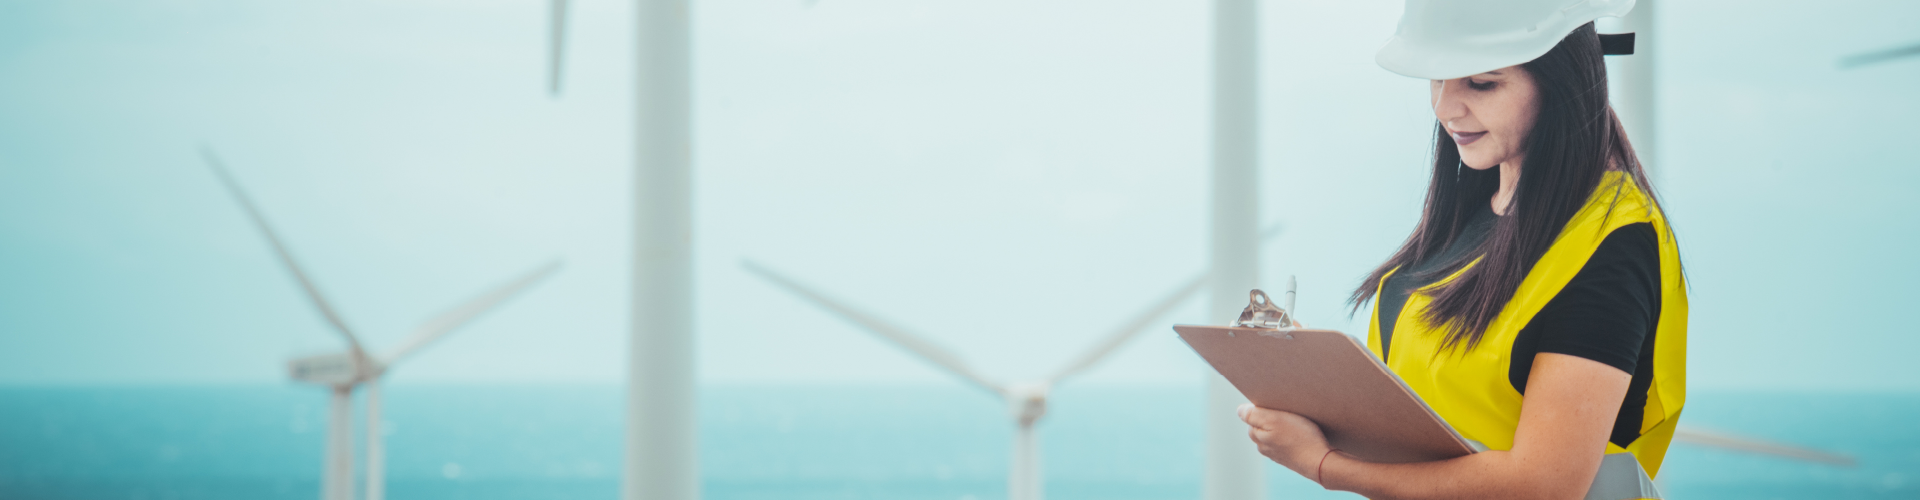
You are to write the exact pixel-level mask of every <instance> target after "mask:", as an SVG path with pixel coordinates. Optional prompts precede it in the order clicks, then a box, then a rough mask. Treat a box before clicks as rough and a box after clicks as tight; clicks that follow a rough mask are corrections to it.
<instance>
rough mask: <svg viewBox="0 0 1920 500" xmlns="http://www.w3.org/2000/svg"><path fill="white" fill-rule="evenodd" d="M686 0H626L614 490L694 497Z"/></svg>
mask: <svg viewBox="0 0 1920 500" xmlns="http://www.w3.org/2000/svg"><path fill="white" fill-rule="evenodd" d="M550 1H551V2H552V5H551V9H550V10H551V12H552V14H551V15H552V16H553V18H552V19H551V23H550V24H551V29H552V32H551V33H550V34H549V36H548V40H549V43H550V44H551V46H550V47H549V51H548V57H549V60H548V68H547V77H548V84H547V88H548V92H549V95H551V96H558V95H559V93H560V89H561V85H560V73H561V60H562V58H563V56H564V55H565V54H564V48H565V45H564V43H563V42H564V41H565V40H566V15H567V0H550ZM688 3H689V0H637V1H635V2H634V4H635V9H634V17H635V21H636V22H635V23H634V39H635V42H636V43H635V45H636V46H635V48H634V52H633V55H634V78H633V84H634V89H635V90H634V93H633V97H634V99H633V111H634V121H633V125H634V127H633V130H634V136H633V138H634V155H633V163H634V175H633V181H632V182H633V185H634V187H635V189H634V203H633V239H634V245H633V246H634V251H633V295H632V302H631V304H632V308H631V309H630V311H631V314H632V318H633V319H632V329H631V330H629V331H628V336H627V380H626V383H627V408H626V416H627V419H626V420H627V422H626V424H627V425H626V427H627V435H626V446H625V448H626V460H625V461H624V463H622V464H621V467H620V497H621V498H624V499H627V500H694V499H696V498H699V497H700V470H699V460H698V459H697V458H696V453H697V451H698V450H697V446H696V444H695V441H694V440H695V438H696V434H697V422H696V421H695V418H694V417H695V415H694V408H695V406H696V401H695V398H694V372H693V358H694V352H693V349H694V341H693V332H694V330H693V267H694V265H693V241H692V238H689V237H688V236H687V235H689V234H692V233H693V161H692V156H691V153H692V149H693V147H692V145H693V109H692V104H691V103H692V101H693V99H692V94H693V93H692V89H693V70H692V59H693V41H692V22H691V19H689V16H690V15H691V14H692V9H691V6H690V5H688Z"/></svg>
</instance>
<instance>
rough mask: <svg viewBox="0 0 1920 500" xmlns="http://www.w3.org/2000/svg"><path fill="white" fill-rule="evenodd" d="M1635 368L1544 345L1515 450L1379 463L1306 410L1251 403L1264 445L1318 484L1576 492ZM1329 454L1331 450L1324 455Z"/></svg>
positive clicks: (1589, 477) (1382, 491)
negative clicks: (1347, 446)
mask: <svg viewBox="0 0 1920 500" xmlns="http://www.w3.org/2000/svg"><path fill="white" fill-rule="evenodd" d="M1632 379H1633V376H1632V375H1630V374H1628V373H1627V372H1624V371H1621V370H1620V369H1619V368H1614V367H1612V366H1608V365H1606V364H1604V363H1600V362H1598V361H1593V360H1589V359H1585V358H1580V357H1576V356H1568V355H1565V354H1555V353H1540V354H1539V355H1537V356H1535V357H1534V362H1533V371H1532V372H1531V373H1530V374H1529V375H1528V377H1527V395H1526V399H1525V402H1523V403H1522V406H1521V407H1520V426H1519V429H1518V430H1516V431H1515V432H1514V437H1513V449H1512V450H1508V451H1487V452H1481V453H1475V454H1472V455H1468V456H1464V457H1460V458H1455V459H1451V460H1441V461H1437V462H1422V463H1411V464H1377V463H1370V462H1365V461H1361V460H1359V459H1356V458H1353V457H1351V456H1348V455H1345V454H1342V453H1339V452H1335V453H1333V454H1331V455H1328V454H1327V451H1328V450H1329V448H1328V447H1327V442H1326V437H1325V436H1324V435H1322V434H1321V433H1320V427H1319V426H1318V425H1315V424H1314V423H1313V421H1311V420H1307V419H1306V418H1305V417H1301V416H1300V415H1297V414H1293V413H1289V412H1284V411H1279V410H1269V409H1264V408H1253V407H1244V408H1243V410H1242V411H1241V418H1242V419H1245V420H1246V421H1247V424H1248V425H1251V426H1253V429H1252V430H1251V431H1250V435H1251V436H1252V437H1253V441H1254V442H1255V443H1257V444H1259V445H1260V453H1261V454H1262V455H1266V456H1267V458H1271V459H1273V461H1275V462H1278V463H1280V465H1284V466H1286V467H1287V468H1289V469H1292V470H1293V471H1294V472H1298V473H1300V475H1302V476H1306V477H1307V479H1316V477H1317V478H1318V479H1319V480H1322V481H1323V482H1322V483H1321V486H1323V487H1326V488H1327V489H1333V490H1345V491H1352V492H1355V493H1359V494H1361V495H1364V496H1366V497H1368V498H1373V499H1378V500H1389V499H1409V500H1411V499H1451V498H1474V499H1489V498H1491V499H1498V498H1516V499H1517V498H1524V499H1542V498H1545V499H1556V498H1564V499H1578V498H1580V497H1582V496H1584V495H1585V494H1586V491H1587V487H1588V486H1589V485H1591V484H1593V478H1594V475H1595V474H1597V473H1598V472H1599V470H1600V459H1601V456H1602V455H1603V454H1605V453H1606V449H1607V437H1608V435H1609V434H1610V433H1611V432H1612V430H1613V420H1614V417H1615V416H1616V415H1617V414H1618V413H1619V411H1620V404H1621V402H1622V401H1623V400H1625V399H1626V395H1627V385H1628V383H1629V382H1630V381H1632ZM1322 457H1325V461H1324V464H1323V463H1322Z"/></svg>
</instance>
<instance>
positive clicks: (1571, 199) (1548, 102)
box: [1349, 23, 1658, 354]
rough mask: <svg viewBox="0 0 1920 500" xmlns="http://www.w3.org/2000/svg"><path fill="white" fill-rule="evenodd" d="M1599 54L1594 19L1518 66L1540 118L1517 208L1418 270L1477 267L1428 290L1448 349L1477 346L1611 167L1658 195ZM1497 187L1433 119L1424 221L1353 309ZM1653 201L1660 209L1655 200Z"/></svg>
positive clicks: (1430, 253)
mask: <svg viewBox="0 0 1920 500" xmlns="http://www.w3.org/2000/svg"><path fill="white" fill-rule="evenodd" d="M1602 57H1603V56H1602V54H1601V51H1600V37H1599V35H1598V34H1597V33H1596V32H1595V31H1594V29H1593V23H1587V24H1586V25H1585V26H1581V27H1580V28H1578V29H1575V30H1574V31H1573V33H1571V34H1568V35H1567V37H1566V38H1565V39H1562V40H1561V41H1560V43H1559V44H1558V45H1555V46H1554V47H1553V50H1551V51H1548V52H1547V53H1546V55H1542V56H1540V57H1539V58H1538V59H1534V60H1533V61H1531V62H1528V63H1526V64H1522V65H1520V67H1521V68H1522V69H1524V70H1526V71H1527V73H1529V74H1531V75H1533V80H1534V82H1535V84H1536V85H1538V87H1539V91H1538V92H1539V93H1538V96H1539V99H1540V101H1539V102H1540V106H1539V113H1540V114H1539V116H1538V117H1536V118H1535V120H1534V124H1533V129H1532V130H1531V131H1530V132H1528V135H1527V139H1526V144H1525V145H1523V146H1522V147H1523V151H1524V152H1525V154H1526V156H1525V158H1526V159H1525V162H1526V163H1525V166H1523V167H1522V168H1521V175H1520V182H1519V186H1518V188H1517V189H1516V190H1515V191H1514V193H1513V201H1512V204H1511V205H1508V207H1507V209H1506V210H1505V212H1506V214H1507V215H1508V216H1506V217H1499V218H1498V222H1495V223H1494V225H1493V229H1492V231H1491V232H1490V233H1489V234H1488V236H1487V240H1486V241H1485V242H1483V243H1481V244H1480V247H1479V248H1477V249H1475V250H1474V251H1472V252H1467V253H1466V254H1464V255H1463V256H1462V257H1460V258H1458V259H1456V260H1455V261H1453V262H1448V263H1445V264H1444V265H1441V266H1437V267H1436V268H1434V270H1433V271H1431V272H1428V273H1426V274H1424V275H1419V276H1414V278H1415V279H1417V280H1419V281H1423V282H1425V281H1431V280H1435V279H1438V278H1441V277H1444V276H1448V275H1451V274H1453V273H1455V272H1459V271H1460V269H1461V268H1462V267H1466V266H1468V265H1469V264H1471V265H1472V267H1471V268H1468V269H1467V270H1466V272H1464V273H1461V275H1460V276H1459V277H1458V278H1456V279H1454V280H1452V281H1450V282H1447V283H1446V284H1444V285H1442V286H1439V287H1436V288H1434V289H1431V290H1429V291H1427V293H1430V294H1431V295H1432V297H1433V301H1432V303H1431V304H1430V305H1428V306H1427V309H1426V311H1425V314H1424V316H1423V318H1422V319H1424V320H1426V321H1427V322H1428V324H1431V325H1437V326H1438V327H1439V328H1440V329H1441V331H1444V332H1446V335H1447V338H1446V340H1445V341H1444V342H1443V343H1442V344H1441V345H1442V349H1443V350H1450V349H1454V348H1457V347H1459V346H1461V345H1465V346H1466V347H1467V349H1472V348H1473V347H1474V346H1476V345H1478V344H1479V343H1480V338H1481V337H1482V336H1483V335H1485V333H1486V329H1487V326H1488V325H1489V324H1491V323H1493V319H1494V317H1495V316H1497V315H1499V314H1500V310H1501V309H1503V308H1505V307H1506V304H1507V301H1508V300H1511V299H1512V298H1513V294H1514V292H1515V291H1516V290H1518V289H1519V288H1520V282H1521V281H1522V280H1525V279H1526V277H1527V272H1528V271H1530V270H1532V269H1533V265H1534V263H1535V262H1537V261H1539V260H1540V256H1541V255H1544V254H1546V252H1547V248H1548V247H1551V246H1553V240H1554V238H1555V237H1556V236H1558V235H1559V234H1560V230H1561V229H1562V228H1563V227H1565V226H1566V224H1567V222H1568V221H1569V220H1571V219H1572V218H1573V215H1574V213H1576V212H1578V211H1580V208H1581V207H1582V206H1585V205H1586V201H1587V199H1588V197H1589V196H1590V195H1592V194H1593V192H1594V189H1596V188H1597V187H1598V186H1599V184H1600V181H1601V179H1602V177H1603V176H1605V175H1606V172H1607V170H1608V169H1609V168H1618V169H1620V170H1622V171H1625V172H1626V173H1627V174H1628V175H1630V176H1632V178H1633V182H1634V183H1635V184H1638V185H1639V187H1640V189H1641V191H1643V192H1645V193H1647V196H1649V197H1651V196H1653V187H1652V185H1651V184H1649V183H1648V182H1647V176H1646V172H1645V171H1644V170H1642V169H1641V167H1640V160H1639V158H1637V157H1635V156H1634V154H1633V146H1632V145H1631V144H1629V143H1628V142H1627V135H1626V133H1625V131H1624V130H1623V129H1622V128H1621V126H1620V119H1619V117H1617V116H1614V114H1613V107H1612V106H1611V105H1609V104H1608V103H1607V67H1606V64H1605V62H1604V61H1603V60H1602V59H1601V58H1602ZM1499 187H1500V173H1499V168H1497V167H1496V168H1488V169H1486V170H1474V169H1471V168H1466V167H1465V166H1464V165H1462V164H1461V162H1460V148H1459V146H1458V145H1456V144H1454V142H1453V138H1452V136H1450V135H1448V134H1447V131H1446V128H1445V127H1444V126H1442V125H1441V124H1439V123H1437V122H1436V123H1435V124H1434V147H1433V183H1432V184H1430V185H1428V186H1427V202H1426V207H1425V208H1424V209H1422V211H1421V215H1420V225H1419V226H1417V227H1415V228H1414V229H1413V235H1412V236H1409V237H1407V242H1406V243H1405V244H1403V245H1401V246H1400V250H1399V251H1397V252H1394V254H1393V257H1391V258H1389V259H1387V262H1386V263H1385V264H1381V265H1380V267H1379V268H1377V269H1374V270H1373V273H1372V274H1370V275H1368V276H1367V279H1366V281H1363V282H1361V283H1360V286H1359V288H1357V289H1355V290H1354V292H1353V296H1352V298H1351V299H1350V300H1349V303H1350V304H1351V305H1352V306H1353V308H1354V310H1355V311H1358V310H1359V307H1360V304H1362V303H1365V302H1366V301H1367V300H1369V299H1372V298H1374V293H1375V291H1376V289H1377V287H1379V286H1380V282H1381V279H1382V278H1384V277H1385V276H1386V275H1387V273H1389V272H1393V270H1394V269H1412V267H1413V264H1414V263H1416V262H1425V261H1426V260H1427V259H1429V258H1432V257H1435V256H1437V255H1438V254H1439V253H1440V251H1441V250H1442V249H1443V248H1445V247H1446V245H1447V243H1448V242H1451V241H1453V239H1454V238H1456V237H1458V236H1459V235H1460V231H1461V230H1462V229H1463V228H1464V227H1465V225H1466V222H1467V219H1468V218H1470V217H1471V216H1472V215H1473V214H1474V213H1476V212H1477V211H1478V210H1480V209H1481V207H1483V206H1485V205H1486V204H1487V203H1489V202H1490V201H1489V200H1490V199H1491V198H1492V196H1493V194H1494V192H1495V191H1497V190H1499ZM1655 207H1656V208H1655V210H1658V208H1657V207H1658V203H1657V202H1656V204H1655ZM1476 261H1477V263H1475V262H1476ZM1436 354H1437V353H1436Z"/></svg>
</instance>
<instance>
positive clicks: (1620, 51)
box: [1600, 33, 1633, 56]
mask: <svg viewBox="0 0 1920 500" xmlns="http://www.w3.org/2000/svg"><path fill="white" fill-rule="evenodd" d="M1600 53H1601V54H1605V55H1609V56H1630V55H1633V34H1632V33H1601V34H1600Z"/></svg>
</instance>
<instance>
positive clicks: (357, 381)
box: [200, 148, 560, 500]
mask: <svg viewBox="0 0 1920 500" xmlns="http://www.w3.org/2000/svg"><path fill="white" fill-rule="evenodd" d="M200 153H201V156H202V157H203V158H205V160H206V162H207V165H208V166H209V167H211V168H212V169H213V172H214V174H216V175H217V176H218V177H220V181H221V183H222V184H225V185H226V187H227V190H228V191H229V192H231V193H232V194H233V197H234V199H235V200H237V201H239V202H240V206H241V207H242V208H244V209H246V212H247V217H248V218H250V219H252V221H253V224H254V226H255V227H257V228H259V229H260V233H261V234H262V235H264V236H266V238H267V243H268V244H269V245H271V246H272V247H273V253H274V255H275V256H276V257H279V260H280V263H281V264H282V265H284V266H286V268H287V271H288V272H289V273H291V274H293V279H294V281H296V282H298V283H299V284H300V289H301V290H302V291H304V292H305V293H306V296H307V299H308V300H310V301H312V302H313V305H314V308H315V309H318V310H319V311H320V316H321V317H322V318H324V319H326V321H327V323H328V324H329V325H331V326H332V327H333V329H334V331H336V332H339V333H340V336H341V337H342V338H344V339H345V340H346V341H347V350H346V351H345V352H335V353H327V354H319V355H312V356H304V357H299V358H294V359H293V360H291V361H288V362H287V371H288V374H289V375H291V376H292V378H293V379H294V380H296V381H300V382H306V383H311V384H317V385H320V386H323V387H326V388H328V389H329V390H330V391H331V392H332V396H333V397H332V400H331V402H330V403H329V407H328V412H327V415H328V416H327V451H326V453H327V456H326V461H325V462H324V465H323V466H322V468H321V483H320V486H321V487H320V498H321V500H352V498H353V455H352V453H353V445H352V443H351V441H350V440H351V439H352V437H353V422H352V416H351V413H352V411H353V390H354V389H355V388H357V387H359V386H360V385H363V384H364V385H366V386H367V425H368V427H369V429H367V450H366V453H367V493H366V500H384V498H385V496H386V448H385V446H384V441H385V436H383V435H381V432H380V379H381V377H383V376H385V375H386V374H387V371H389V370H391V369H392V368H393V366H394V365H395V364H396V363H399V362H400V361H401V360H402V359H406V358H407V357H408V356H410V355H412V354H414V353H416V352H419V350H420V349H421V348H424V347H426V346H427V344H431V343H433V342H434V341H436V340H439V339H440V337H443V336H445V335H446V334H447V333H448V332H451V331H453V330H454V329H455V328H459V327H460V326H463V325H466V324H467V323H468V322H471V321H472V320H473V319H474V318H476V317H478V316H480V314H481V313H485V312H487V311H488V310H491V309H493V308H494V307H495V306H498V305H499V304H500V303H501V302H504V301H506V300H507V299H508V298H510V297H512V296H514V295H515V294H517V293H519V292H520V291H521V290H525V289H526V288H527V287H529V286H532V285H533V284H534V283H535V282H537V281H540V279H541V278H545V277H547V276H548V275H551V274H553V272H554V271H556V270H558V269H560V262H559V261H554V262H551V263H548V264H547V265H544V266H541V267H540V268H538V269H535V270H533V271H532V272H529V273H527V274H524V275H521V276H520V277H519V278H516V279H514V280H513V281H512V282H509V283H507V284H505V285H502V286H500V287H498V288H494V289H493V290H491V291H488V292H487V293H485V294H483V295H480V296H479V297H476V298H474V299H473V300H470V301H467V302H466V303H463V304H461V305H459V306H457V307H454V308H453V309H449V310H447V311H446V312H443V313H441V314H440V315H439V316H435V317H434V318H433V319H431V320H428V321H427V322H426V323H422V324H421V325H420V326H418V327H416V328H414V330H413V335H411V336H409V337H408V338H407V340H406V342H404V343H402V344H400V345H399V346H397V347H395V348H394V349H391V350H388V351H386V352H383V353H379V354H377V355H375V354H370V353H368V352H367V349H366V347H365V344H363V343H361V342H360V338H359V336H358V335H355V334H354V333H353V329H352V328H351V327H348V326H347V323H346V320H344V319H343V318H342V317H341V316H340V313H339V312H338V311H336V310H335V309H334V307H333V305H332V303H331V302H328V301H327V299H326V297H325V296H324V295H322V294H321V293H320V289H319V287H318V286H315V285H314V283H313V279H312V278H309V277H308V276H307V273H306V271H305V270H304V269H302V268H301V267H300V264H299V263H298V262H296V261H295V260H294V258H293V254H292V252H290V251H288V250H287V246H286V244H285V243H283V242H282V241H281V240H280V237H279V235H278V234H277V233H276V232H275V231H274V230H273V226H272V225H270V224H268V223H267V218H266V216H264V215H262V214H261V213H260V209H259V208H258V207H256V206H255V205H254V204H253V200H252V198H250V197H248V196H247V193H246V191H245V190H242V189H241V188H240V183H239V182H238V181H235V180H234V178H233V175H232V174H231V173H229V172H228V171H227V169H226V166H225V165H224V163H223V162H221V161H220V158H219V156H217V155H215V154H214V152H213V150H212V149H211V148H202V149H201V150H200Z"/></svg>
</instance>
